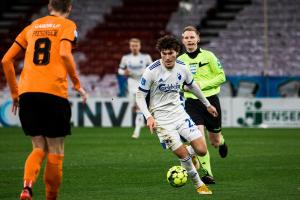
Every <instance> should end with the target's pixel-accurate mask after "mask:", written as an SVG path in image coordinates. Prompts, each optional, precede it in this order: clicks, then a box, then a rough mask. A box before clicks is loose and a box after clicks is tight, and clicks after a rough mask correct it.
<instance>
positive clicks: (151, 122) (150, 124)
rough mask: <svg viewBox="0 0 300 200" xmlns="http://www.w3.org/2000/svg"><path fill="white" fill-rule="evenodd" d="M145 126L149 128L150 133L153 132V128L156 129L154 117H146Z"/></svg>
mask: <svg viewBox="0 0 300 200" xmlns="http://www.w3.org/2000/svg"><path fill="white" fill-rule="evenodd" d="M147 126H148V128H149V129H150V132H151V133H153V132H154V131H155V129H156V123H155V120H154V118H153V117H152V116H151V117H148V119H147Z"/></svg>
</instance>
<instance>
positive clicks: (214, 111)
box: [207, 105, 219, 117]
mask: <svg viewBox="0 0 300 200" xmlns="http://www.w3.org/2000/svg"><path fill="white" fill-rule="evenodd" d="M207 111H208V112H209V113H210V114H211V115H212V116H214V117H218V115H219V114H218V111H217V109H216V108H215V107H214V106H212V105H209V106H208V107H207Z"/></svg>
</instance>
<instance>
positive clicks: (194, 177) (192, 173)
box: [179, 156, 204, 189]
mask: <svg viewBox="0 0 300 200" xmlns="http://www.w3.org/2000/svg"><path fill="white" fill-rule="evenodd" d="M179 160H180V163H181V166H182V167H184V168H185V169H186V171H187V173H188V175H189V178H190V179H191V181H192V182H193V184H194V186H195V188H196V189H197V188H199V187H200V186H201V185H203V184H204V183H203V182H202V181H201V179H200V177H199V174H198V172H197V170H196V168H195V167H194V165H193V162H192V158H191V157H190V156H189V157H186V158H183V159H179Z"/></svg>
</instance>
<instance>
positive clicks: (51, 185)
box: [44, 153, 64, 200]
mask: <svg viewBox="0 0 300 200" xmlns="http://www.w3.org/2000/svg"><path fill="white" fill-rule="evenodd" d="M63 159H64V156H63V155H58V154H51V153H49V154H48V160H47V164H46V167H45V172H44V182H45V186H46V200H56V198H57V194H58V191H59V187H60V183H61V181H62V165H63Z"/></svg>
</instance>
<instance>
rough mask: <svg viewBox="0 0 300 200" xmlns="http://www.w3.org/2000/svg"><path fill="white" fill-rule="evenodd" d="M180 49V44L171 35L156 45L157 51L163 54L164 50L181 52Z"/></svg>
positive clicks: (161, 39)
mask: <svg viewBox="0 0 300 200" xmlns="http://www.w3.org/2000/svg"><path fill="white" fill-rule="evenodd" d="M180 48H181V45H180V42H179V41H178V40H177V39H176V38H175V37H173V36H171V35H165V36H163V37H161V38H159V39H158V41H157V43H156V49H157V50H158V51H159V52H162V51H163V50H175V51H176V52H179V51H180Z"/></svg>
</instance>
